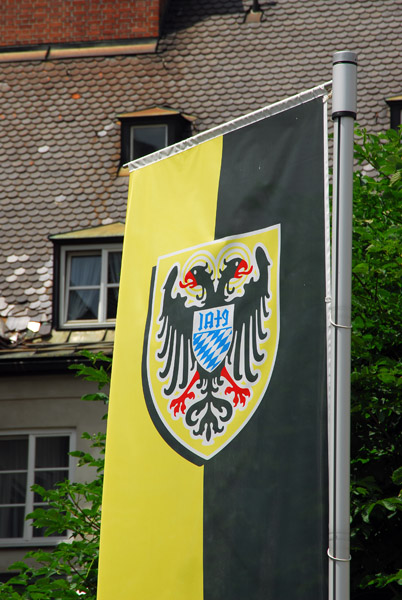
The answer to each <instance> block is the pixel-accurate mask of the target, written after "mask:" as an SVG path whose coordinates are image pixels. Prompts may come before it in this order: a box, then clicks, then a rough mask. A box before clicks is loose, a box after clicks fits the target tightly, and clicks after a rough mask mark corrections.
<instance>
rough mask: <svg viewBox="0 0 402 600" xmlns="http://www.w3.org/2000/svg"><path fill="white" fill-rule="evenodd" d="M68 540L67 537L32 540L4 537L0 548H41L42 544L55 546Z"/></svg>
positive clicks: (0, 541) (0, 542)
mask: <svg viewBox="0 0 402 600" xmlns="http://www.w3.org/2000/svg"><path fill="white" fill-rule="evenodd" d="M69 540H70V538H69V537H52V538H35V539H32V540H22V539H20V538H19V539H15V540H14V539H7V540H6V539H4V540H0V548H28V547H29V548H32V547H35V548H41V547H42V546H43V547H45V546H46V547H47V546H57V545H58V544H61V543H62V542H67V543H68V541H69Z"/></svg>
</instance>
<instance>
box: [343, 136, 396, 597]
mask: <svg viewBox="0 0 402 600" xmlns="http://www.w3.org/2000/svg"><path fill="white" fill-rule="evenodd" d="M356 134H357V138H358V142H359V143H358V144H356V146H355V158H356V159H357V161H358V164H359V168H358V170H356V172H355V175H354V241H353V335H352V465H351V473H352V556H353V560H352V563H351V567H352V584H353V586H352V589H355V590H356V589H357V588H358V587H360V588H361V587H366V586H371V587H373V586H374V587H377V588H385V589H386V591H387V595H386V596H378V597H386V598H388V599H391V598H395V599H396V598H402V558H401V545H400V539H401V534H402V491H401V487H402V436H401V433H402V396H401V392H402V366H401V350H402V339H401V327H400V315H401V308H402V293H401V292H402V289H401V287H402V286H401V281H402V261H401V248H402V223H401V221H402V219H401V216H402V212H401V207H402V145H401V141H402V140H401V131H399V132H396V131H393V130H390V131H387V132H385V133H384V134H381V135H378V136H377V135H369V134H367V132H366V131H364V130H361V129H358V128H357V129H356ZM398 584H399V585H398ZM357 596H358V594H357ZM363 597H364V596H363ZM370 597H371V596H370Z"/></svg>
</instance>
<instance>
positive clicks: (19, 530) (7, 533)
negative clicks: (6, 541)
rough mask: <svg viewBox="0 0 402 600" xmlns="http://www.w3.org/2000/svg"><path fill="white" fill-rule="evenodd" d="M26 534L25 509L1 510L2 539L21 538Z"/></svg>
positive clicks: (0, 528)
mask: <svg viewBox="0 0 402 600" xmlns="http://www.w3.org/2000/svg"><path fill="white" fill-rule="evenodd" d="M23 533H24V507H23V506H21V507H20V506H19V507H15V508H14V507H13V508H0V538H19V537H22V536H23Z"/></svg>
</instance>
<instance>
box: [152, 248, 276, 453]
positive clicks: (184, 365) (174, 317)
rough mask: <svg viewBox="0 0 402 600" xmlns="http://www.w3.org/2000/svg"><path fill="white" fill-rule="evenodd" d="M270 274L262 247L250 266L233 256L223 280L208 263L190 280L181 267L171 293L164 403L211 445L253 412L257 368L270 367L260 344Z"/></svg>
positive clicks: (162, 374) (165, 314) (165, 328)
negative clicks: (236, 417)
mask: <svg viewBox="0 0 402 600" xmlns="http://www.w3.org/2000/svg"><path fill="white" fill-rule="evenodd" d="M250 256H251V255H250ZM269 266H270V261H269V258H268V255H267V252H266V250H265V249H264V248H263V247H262V246H261V245H257V247H256V248H255V250H254V256H253V257H251V258H250V260H249V262H247V261H246V260H245V259H244V258H243V257H242V255H241V253H240V252H239V253H237V255H236V253H234V255H233V253H232V254H231V255H230V258H229V259H226V260H223V261H222V264H221V267H220V268H218V270H217V275H215V277H214V272H213V269H212V268H211V265H209V264H208V262H207V261H199V262H196V264H195V266H193V267H192V268H191V269H190V270H189V271H187V272H186V273H185V274H184V277H182V278H180V277H179V275H180V270H179V266H178V265H177V264H175V265H174V266H173V267H172V268H171V269H170V271H169V273H168V275H167V277H166V280H165V283H164V285H163V300H162V307H161V312H160V315H159V319H158V321H159V323H160V329H159V332H158V334H157V339H158V340H159V341H160V344H161V347H160V350H159V351H158V352H157V358H158V360H159V361H161V362H162V366H161V368H160V369H159V372H158V376H159V378H160V379H161V380H162V381H165V387H164V388H163V395H164V396H165V398H166V399H168V401H169V409H170V411H171V414H172V416H173V417H175V418H179V417H182V418H183V421H184V423H185V426H186V427H187V428H188V429H189V430H190V431H191V434H192V435H193V436H194V437H197V436H201V437H202V438H203V439H204V441H205V443H207V444H208V443H212V442H213V438H214V437H215V436H216V435H219V434H222V433H223V432H224V431H225V429H226V426H227V423H228V422H229V421H230V420H231V419H232V418H233V414H234V410H235V409H236V408H242V407H244V406H246V403H247V401H248V400H249V399H250V387H252V385H253V384H254V383H255V382H256V381H257V379H258V377H259V372H258V371H257V372H256V371H255V367H256V366H261V364H262V362H263V361H264V360H265V352H261V351H260V343H261V342H262V341H263V340H265V339H266V338H267V335H268V329H267V328H266V326H265V321H266V320H267V318H268V316H269V310H268V306H267V304H268V300H269ZM190 292H191V298H190V297H189V294H190ZM191 299H192V301H191ZM240 383H242V385H241V384H240ZM228 396H231V398H230V400H229V399H228V398H227V397H228Z"/></svg>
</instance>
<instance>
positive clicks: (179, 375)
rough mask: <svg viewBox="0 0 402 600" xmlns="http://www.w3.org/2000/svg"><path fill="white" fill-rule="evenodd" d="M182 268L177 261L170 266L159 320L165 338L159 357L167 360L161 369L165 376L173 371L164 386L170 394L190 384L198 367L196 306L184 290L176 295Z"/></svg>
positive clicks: (166, 392) (160, 336) (159, 333)
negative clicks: (194, 345) (188, 304)
mask: <svg viewBox="0 0 402 600" xmlns="http://www.w3.org/2000/svg"><path fill="white" fill-rule="evenodd" d="M178 272H179V269H178V267H177V265H175V266H173V267H172V269H171V270H170V272H169V274H168V276H167V277H166V281H165V283H164V285H163V301H162V310H161V313H160V315H159V319H158V321H159V322H160V324H161V326H160V329H159V332H158V334H157V339H159V340H161V342H162V344H161V349H160V350H159V352H157V358H158V359H159V360H161V361H163V367H161V369H160V370H159V373H158V374H159V376H160V377H161V379H166V378H167V377H168V376H169V375H170V379H169V383H168V385H167V387H165V388H164V389H163V392H164V394H165V395H166V396H170V395H171V394H172V393H173V392H174V391H175V389H176V388H177V385H178V386H179V388H180V389H183V388H185V387H186V384H187V382H188V379H189V373H190V372H191V371H192V370H193V369H194V365H195V357H194V352H193V349H192V343H191V336H192V329H193V315H194V308H193V307H186V306H185V302H186V299H185V298H183V297H182V296H180V294H176V296H174V295H173V288H174V285H175V283H176V280H177V276H178Z"/></svg>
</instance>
